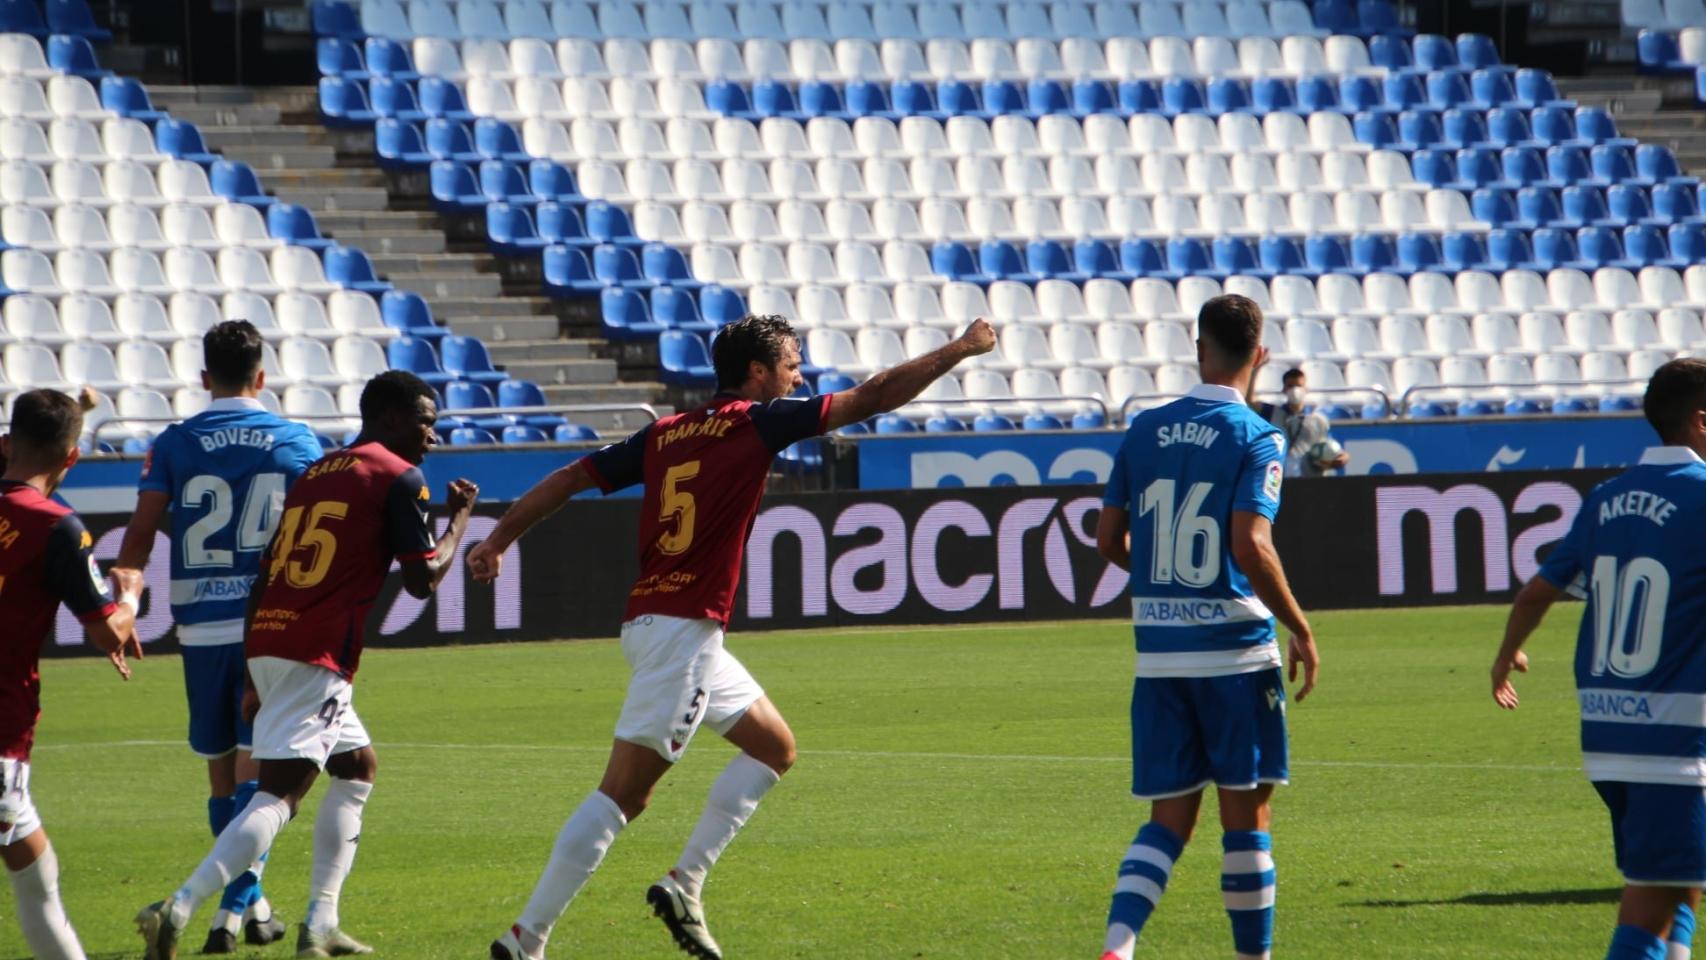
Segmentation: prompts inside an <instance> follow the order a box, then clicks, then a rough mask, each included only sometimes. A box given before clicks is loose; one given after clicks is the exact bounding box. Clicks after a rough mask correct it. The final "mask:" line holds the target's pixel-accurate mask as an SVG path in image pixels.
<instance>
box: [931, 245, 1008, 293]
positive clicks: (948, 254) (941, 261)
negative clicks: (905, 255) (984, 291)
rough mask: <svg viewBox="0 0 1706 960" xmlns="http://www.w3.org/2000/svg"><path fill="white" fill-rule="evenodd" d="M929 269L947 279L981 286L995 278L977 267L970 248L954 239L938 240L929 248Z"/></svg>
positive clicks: (993, 280)
mask: <svg viewBox="0 0 1706 960" xmlns="http://www.w3.org/2000/svg"><path fill="white" fill-rule="evenodd" d="M930 269H931V270H933V271H935V272H936V273H939V274H941V275H942V276H944V277H947V278H948V279H949V280H963V281H965V282H967V283H976V284H981V285H983V286H988V285H989V284H991V283H993V282H995V278H994V277H991V276H990V275H988V274H987V273H984V272H982V271H981V270H979V269H978V265H977V260H976V258H974V257H973V256H972V252H971V248H970V247H967V246H966V245H965V244H963V243H960V242H958V241H955V240H942V241H938V242H937V243H936V244H935V245H934V246H932V247H931V248H930Z"/></svg>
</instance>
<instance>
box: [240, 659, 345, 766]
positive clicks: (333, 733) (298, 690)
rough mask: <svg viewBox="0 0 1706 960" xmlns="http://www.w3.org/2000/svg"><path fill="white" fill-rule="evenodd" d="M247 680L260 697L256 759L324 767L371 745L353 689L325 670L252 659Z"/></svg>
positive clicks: (292, 663) (257, 717) (303, 665)
mask: <svg viewBox="0 0 1706 960" xmlns="http://www.w3.org/2000/svg"><path fill="white" fill-rule="evenodd" d="M249 676H250V677H253V678H254V681H255V692H256V693H258V694H260V697H261V710H260V712H259V713H258V714H256V715H255V735H254V757H255V759H256V760H312V761H314V765H315V766H317V767H325V765H326V760H327V758H329V757H335V756H337V755H338V754H340V753H348V752H349V751H351V750H359V749H361V748H362V747H365V746H367V745H368V744H370V743H372V742H373V741H372V740H369V739H368V737H367V728H366V727H363V726H362V725H361V718H360V717H358V716H356V713H355V706H354V705H353V704H352V703H351V699H352V697H353V696H354V692H355V687H354V686H353V685H352V684H351V683H350V682H349V681H348V680H345V679H344V678H343V677H340V676H338V675H337V674H336V673H333V672H332V671H330V670H327V669H326V668H325V667H316V666H313V665H311V664H306V663H300V662H298V661H295V660H285V659H283V658H281V657H254V658H253V659H251V660H250V661H249Z"/></svg>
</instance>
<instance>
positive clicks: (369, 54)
mask: <svg viewBox="0 0 1706 960" xmlns="http://www.w3.org/2000/svg"><path fill="white" fill-rule="evenodd" d="M362 59H363V60H364V61H365V62H366V63H367V70H368V72H369V73H371V74H373V75H374V76H377V77H389V78H391V79H392V80H402V81H405V82H409V81H415V80H419V79H420V78H421V74H420V71H419V70H416V69H415V59H414V57H412V56H410V55H409V48H408V47H405V46H404V45H403V44H402V43H401V42H399V41H397V40H392V39H390V38H388V37H368V38H367V43H366V44H365V45H364V46H363V48H362ZM322 72H324V71H322ZM334 76H335V74H334Z"/></svg>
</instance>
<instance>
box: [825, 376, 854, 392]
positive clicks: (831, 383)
mask: <svg viewBox="0 0 1706 960" xmlns="http://www.w3.org/2000/svg"><path fill="white" fill-rule="evenodd" d="M858 385H859V381H857V380H855V379H853V378H852V377H850V376H848V375H847V374H845V373H834V372H830V373H821V374H818V378H817V392H818V393H820V394H823V393H840V392H841V391H843V390H851V389H853V388H854V387H856V386H858Z"/></svg>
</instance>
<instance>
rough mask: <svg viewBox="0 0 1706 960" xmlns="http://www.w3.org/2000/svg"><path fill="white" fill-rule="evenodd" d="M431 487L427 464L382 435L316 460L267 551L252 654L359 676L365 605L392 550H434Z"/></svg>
mask: <svg viewBox="0 0 1706 960" xmlns="http://www.w3.org/2000/svg"><path fill="white" fill-rule="evenodd" d="M430 496H431V493H430V492H429V491H428V490H427V485H426V480H425V478H424V477H422V476H421V471H420V468H419V467H416V466H415V465H413V464H411V463H409V462H408V461H407V460H404V459H403V458H402V457H399V456H397V455H396V454H394V453H392V452H391V451H390V450H387V449H386V448H385V447H384V446H383V445H381V444H378V443H364V444H361V445H360V446H356V447H346V448H344V449H342V450H339V451H337V452H335V453H332V454H328V455H327V456H325V457H322V458H321V459H320V460H318V461H315V463H314V465H313V466H311V467H309V468H308V472H306V473H304V474H303V475H302V479H300V480H298V481H296V485H295V486H293V487H291V488H290V493H289V494H288V495H286V496H285V498H284V514H283V516H282V517H281V518H280V519H279V523H278V533H277V534H276V535H274V537H273V540H272V544H271V545H270V546H268V547H267V552H266V554H265V555H263V556H262V558H261V578H262V580H263V581H264V583H265V586H264V588H263V590H262V593H261V599H260V605H259V606H258V607H256V608H255V618H254V621H253V622H252V623H250V624H249V634H248V646H247V647H246V649H245V652H246V653H247V655H248V656H249V657H251V658H253V657H282V658H284V659H286V660H297V661H300V662H302V663H308V664H313V665H314V666H317V667H325V668H326V669H327V670H332V671H335V672H337V673H338V674H341V675H342V676H344V677H345V678H353V677H354V676H355V671H356V667H357V666H359V665H360V663H361V647H362V631H363V628H364V627H365V626H366V623H367V613H368V611H369V610H370V609H372V607H373V601H374V600H376V599H378V597H379V589H380V587H382V586H383V585H384V583H385V576H386V574H388V573H390V571H391V560H392V558H396V559H398V560H410V559H429V558H431V557H432V556H433V553H434V550H435V547H436V542H435V541H434V539H433V530H432V524H431V522H430V521H429V520H428V518H427V501H428V499H429V498H430Z"/></svg>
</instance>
